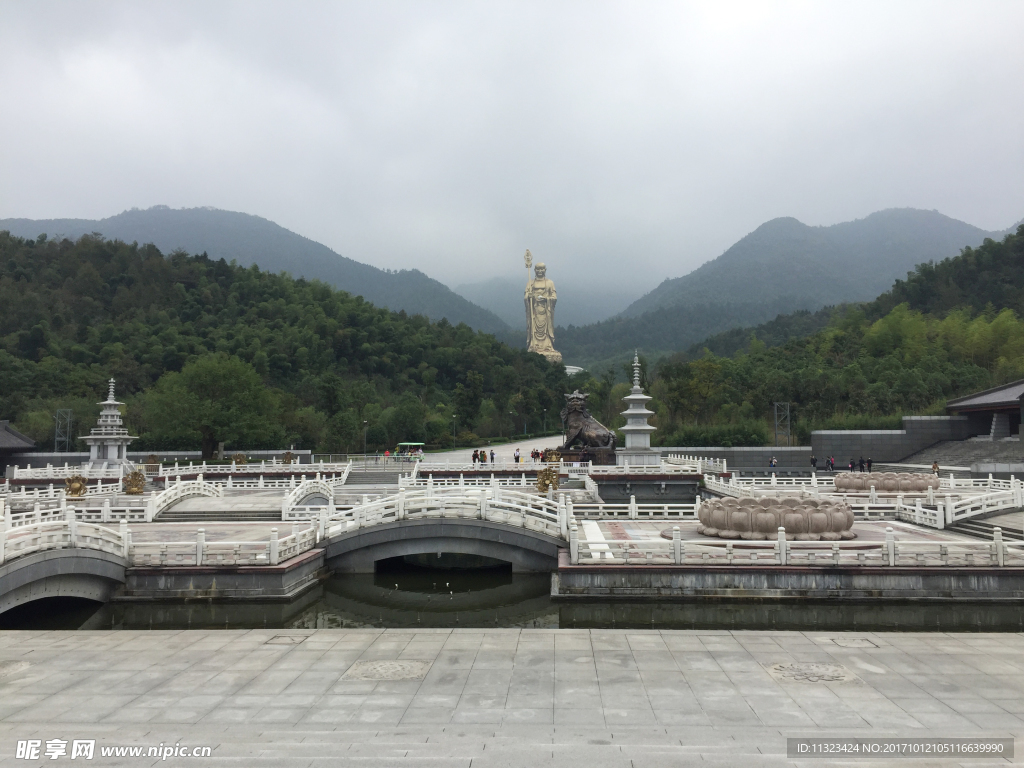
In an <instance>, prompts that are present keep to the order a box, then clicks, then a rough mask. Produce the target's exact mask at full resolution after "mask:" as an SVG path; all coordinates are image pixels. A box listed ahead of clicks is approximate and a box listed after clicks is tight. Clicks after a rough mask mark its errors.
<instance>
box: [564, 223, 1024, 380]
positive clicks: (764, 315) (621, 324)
mask: <svg viewBox="0 0 1024 768" xmlns="http://www.w3.org/2000/svg"><path fill="white" fill-rule="evenodd" d="M1008 232H1009V230H1007V231H1006V232H1003V233H992V232H986V231H984V230H981V229H978V228H977V227H973V226H971V225H970V224H965V223H964V222H962V221H957V220H956V219H951V218H949V217H948V216H943V215H942V214H941V213H938V212H937V211H920V210H914V209H909V208H908V209H891V210H887V211H879V212H877V213H873V214H871V215H870V216H868V217H866V218H864V219H859V220H857V221H848V222H843V223H841V224H835V225H833V226H830V227H810V226H807V225H806V224H803V223H801V222H799V221H797V220H796V219H793V218H781V219H774V220H772V221H769V222H766V223H765V224H762V225H761V226H760V227H758V228H757V229H756V230H754V231H753V232H751V233H750V234H749V235H747V236H746V237H744V238H742V239H741V240H739V241H738V242H737V243H736V244H734V245H733V246H731V247H730V248H729V249H728V250H726V251H725V253H723V254H722V255H721V256H719V257H718V258H716V259H713V260H712V261H709V262H707V263H706V264H704V265H702V266H701V267H699V268H698V269H695V270H694V271H692V272H690V273H689V274H687V275H684V276H682V277H678V278H673V279H670V280H666V281H664V282H663V283H662V284H661V285H659V286H658V287H657V288H655V289H654V290H653V291H651V292H650V293H648V294H647V295H646V296H643V297H642V298H640V299H638V300H637V301H635V302H633V303H632V304H631V305H630V306H629V307H628V308H627V309H626V310H625V311H624V312H622V314H621V315H620V316H618V317H615V318H612V319H611V320H608V321H605V322H603V323H597V324H594V325H588V326H582V327H577V328H566V329H564V330H561V331H560V336H559V337H558V343H557V345H556V346H557V347H558V349H559V350H560V351H561V352H562V354H563V355H564V356H565V359H566V362H569V363H572V364H575V365H583V366H587V367H593V366H594V365H595V364H596V365H598V366H599V367H600V366H601V365H602V364H603V362H604V361H606V360H607V359H609V358H610V357H612V356H615V357H621V356H622V355H624V354H627V353H628V351H629V350H631V349H633V348H634V347H639V348H640V349H646V350H648V351H649V352H650V353H651V354H652V355H657V354H659V353H665V352H676V351H683V350H686V349H687V348H689V347H690V346H691V345H693V344H697V343H699V342H702V341H703V340H704V339H706V338H707V337H708V336H711V335H714V334H727V335H728V336H730V337H731V338H732V339H733V340H735V338H736V335H737V332H736V330H735V329H738V328H743V327H750V326H756V325H758V324H760V323H765V322H768V321H769V320H771V319H773V318H775V317H776V316H777V315H779V314H781V313H785V314H790V313H793V312H796V311H804V310H806V311H809V312H812V313H813V312H817V310H819V309H820V308H822V307H823V306H828V305H835V304H839V303H843V302H860V301H871V300H872V299H874V298H875V297H876V296H878V295H879V294H880V293H881V292H883V291H885V290H887V289H888V288H889V287H890V286H891V285H892V284H893V281H894V280H896V279H898V278H901V277H903V276H904V275H906V274H907V272H908V271H909V270H912V269H913V268H914V267H915V266H916V265H917V264H920V263H923V262H928V261H938V260H941V259H944V258H947V257H952V256H955V255H956V254H957V253H959V252H960V250H961V249H962V248H964V247H965V246H973V245H978V244H980V243H981V242H982V241H983V240H984V239H985V238H986V237H993V236H998V237H1002V236H1003V235H1005V234H1007V233H1008ZM777 330H782V329H777ZM745 335H747V336H749V331H748V332H747V333H746V334H745ZM725 346H726V347H728V346H731V344H729V343H726V344H725Z"/></svg>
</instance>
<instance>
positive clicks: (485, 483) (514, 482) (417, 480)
mask: <svg viewBox="0 0 1024 768" xmlns="http://www.w3.org/2000/svg"><path fill="white" fill-rule="evenodd" d="M536 482H537V481H536V480H531V479H529V478H527V476H526V473H525V472H522V473H520V474H519V476H518V477H514V476H511V475H500V476H495V475H493V474H492V475H491V476H490V477H488V476H486V475H480V474H477V475H470V476H469V477H466V476H465V474H462V473H460V474H459V476H458V477H457V478H455V477H434V476H433V475H427V476H426V477H424V476H423V475H419V476H418V477H401V478H399V480H398V487H399V488H410V489H411V488H481V487H486V488H493V487H496V486H501V487H502V488H531V487H533V486H534V485H536Z"/></svg>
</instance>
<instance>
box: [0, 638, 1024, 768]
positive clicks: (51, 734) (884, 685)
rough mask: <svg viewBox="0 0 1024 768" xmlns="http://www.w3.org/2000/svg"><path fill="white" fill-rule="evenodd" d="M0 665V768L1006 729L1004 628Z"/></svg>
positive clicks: (507, 762)
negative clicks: (199, 750)
mask: <svg viewBox="0 0 1024 768" xmlns="http://www.w3.org/2000/svg"><path fill="white" fill-rule="evenodd" d="M0 675H2V676H0V731H2V733H3V739H2V741H3V742H4V743H3V746H2V751H0V765H28V764H36V765H44V764H53V765H56V764H60V763H59V762H58V761H56V760H55V761H53V762H51V761H50V760H37V761H35V762H34V763H31V762H29V761H26V760H18V759H15V758H14V750H15V745H16V742H17V741H19V740H22V741H26V740H31V739H36V740H40V741H41V742H42V743H43V744H44V745H45V744H46V741H47V740H53V739H57V740H64V741H67V742H69V743H70V741H71V740H74V739H86V740H96V742H97V747H96V748H97V750H99V748H100V747H102V746H106V747H110V746H140V747H143V748H148V747H150V746H156V745H173V744H181V745H186V746H188V747H194V746H209V747H211V756H210V757H209V758H206V759H204V760H202V761H201V762H202V764H210V765H237V766H282V767H283V768H291V767H293V766H294V767H295V768H298V767H299V766H303V767H304V766H327V765H337V764H344V765H366V766H387V765H402V766H465V767H467V768H469V767H470V766H472V768H480V767H481V766H534V765H565V766H570V765H571V766H579V765H580V764H581V762H583V763H585V764H587V765H591V766H595V768H596V767H597V766H623V767H627V766H628V767H629V768H642V767H644V766H651V767H652V768H654V767H660V766H679V765H713V766H783V765H787V766H788V765H799V764H805V761H794V760H793V759H790V758H788V757H787V741H786V740H787V738H803V737H806V738H821V737H830V738H838V737H856V738H883V739H888V738H898V737H900V738H970V737H986V738H1015V737H1017V736H1019V735H1021V734H1024V636H1022V635H1021V634H1018V633H1002V634H956V635H951V634H944V633H928V634H914V633H827V632H821V633H816V632H804V633H800V632H730V631H724V630H718V631H644V630H612V629H602V630H550V631H545V630H516V629H497V630H451V631H450V630H432V629H422V630H391V629H388V630H380V629H356V630H310V631H300V630H251V631H231V630H227V631H222V630H215V631H150V632H146V631H114V632H30V631H9V632H4V633H2V634H0ZM65 759H66V758H65ZM857 762H860V761H857ZM897 762H898V763H900V764H905V761H904V760H892V761H889V760H884V759H882V760H873V761H871V762H870V764H872V765H892V764H896V763H897ZM1006 762H1009V761H1008V760H1005V759H998V760H991V759H990V760H987V761H986V760H952V761H948V760H930V761H929V760H923V761H922V760H918V761H915V762H913V763H912V764H914V765H958V764H965V765H983V764H996V763H998V764H1005V763H1006ZM194 763H195V759H194V758H174V757H172V758H170V759H167V760H159V759H155V758H152V757H150V758H146V757H137V758H130V757H121V758H113V757H100V756H99V752H98V751H97V757H96V764H99V765H157V764H159V765H183V764H194ZM840 763H841V761H835V760H829V761H827V762H826V763H825V764H831V765H837V764H840Z"/></svg>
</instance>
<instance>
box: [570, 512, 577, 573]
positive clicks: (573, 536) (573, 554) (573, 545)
mask: <svg viewBox="0 0 1024 768" xmlns="http://www.w3.org/2000/svg"><path fill="white" fill-rule="evenodd" d="M569 562H570V563H572V564H573V565H579V563H580V535H579V531H578V530H577V528H576V521H575V520H573V521H571V522H570V524H569Z"/></svg>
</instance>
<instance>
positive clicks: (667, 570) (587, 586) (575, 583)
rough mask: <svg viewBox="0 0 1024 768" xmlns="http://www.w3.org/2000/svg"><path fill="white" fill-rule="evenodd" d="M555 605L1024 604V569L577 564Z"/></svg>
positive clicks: (562, 566)
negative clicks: (685, 602)
mask: <svg viewBox="0 0 1024 768" xmlns="http://www.w3.org/2000/svg"><path fill="white" fill-rule="evenodd" d="M551 597H552V599H554V600H565V601H572V600H601V601H611V600H629V601H634V602H636V601H643V602H646V601H663V600H687V599H709V598H710V599H723V600H783V601H793V600H825V599H827V600H893V601H907V600H913V601H922V600H938V601H951V602H967V601H970V602H1019V601H1024V568H999V569H995V568H993V569H985V568H912V567H885V568H877V567H851V568H841V567H840V568H808V567H788V566H778V565H773V566H767V567H763V568H759V567H751V566H735V567H730V566H708V567H703V568H702V567H692V566H617V565H599V566H585V565H576V566H574V565H569V563H568V557H567V556H565V555H563V556H562V557H561V558H560V559H559V568H558V570H557V571H555V572H554V573H552V576H551Z"/></svg>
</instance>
